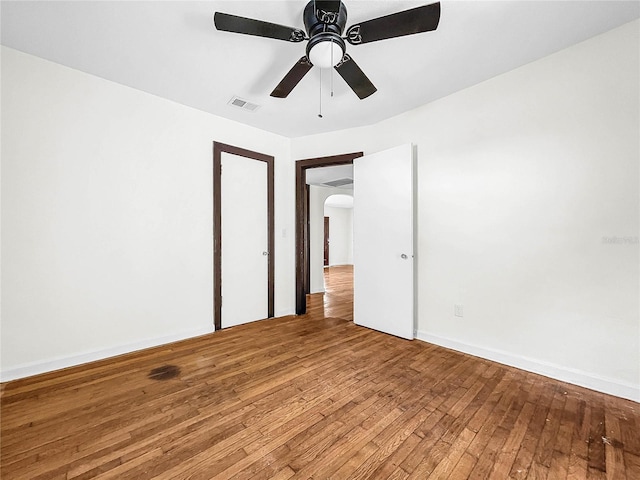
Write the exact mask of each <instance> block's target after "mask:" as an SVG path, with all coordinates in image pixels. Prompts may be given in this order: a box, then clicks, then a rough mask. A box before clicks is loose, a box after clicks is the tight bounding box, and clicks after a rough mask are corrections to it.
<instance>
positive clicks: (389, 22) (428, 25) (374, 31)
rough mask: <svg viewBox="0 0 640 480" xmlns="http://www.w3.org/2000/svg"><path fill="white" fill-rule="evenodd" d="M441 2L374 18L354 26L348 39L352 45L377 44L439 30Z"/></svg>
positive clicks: (348, 32)
mask: <svg viewBox="0 0 640 480" xmlns="http://www.w3.org/2000/svg"><path fill="white" fill-rule="evenodd" d="M439 22H440V2H437V3H432V4H431V5H423V6H421V7H417V8H412V9H410V10H405V11H403V12H398V13H393V14H391V15H386V16H384V17H379V18H374V19H372V20H367V21H366V22H362V23H358V24H356V25H352V26H351V27H349V29H348V30H347V34H346V39H347V41H348V42H349V43H350V44H352V45H358V44H360V43H369V42H376V41H378V40H385V39H387V38H395V37H402V36H404V35H413V34H414V33H422V32H430V31H431V30H435V29H436V28H438V23H439Z"/></svg>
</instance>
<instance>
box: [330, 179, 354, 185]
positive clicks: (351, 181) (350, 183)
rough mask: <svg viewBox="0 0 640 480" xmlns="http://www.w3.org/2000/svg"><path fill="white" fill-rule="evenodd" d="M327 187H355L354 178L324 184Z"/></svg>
mask: <svg viewBox="0 0 640 480" xmlns="http://www.w3.org/2000/svg"><path fill="white" fill-rule="evenodd" d="M323 185H326V186H327V187H344V186H345V185H353V178H340V179H338V180H332V181H330V182H326V183H323Z"/></svg>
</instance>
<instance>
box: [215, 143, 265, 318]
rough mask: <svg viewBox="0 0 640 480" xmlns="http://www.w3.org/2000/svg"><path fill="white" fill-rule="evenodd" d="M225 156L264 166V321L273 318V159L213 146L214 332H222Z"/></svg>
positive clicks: (231, 147)
mask: <svg viewBox="0 0 640 480" xmlns="http://www.w3.org/2000/svg"><path fill="white" fill-rule="evenodd" d="M223 153H229V154H232V155H238V156H240V157H246V158H250V159H252V160H258V161H261V162H265V163H266V164H267V228H268V230H269V231H268V235H267V243H268V244H267V251H268V252H269V256H268V259H267V288H268V307H267V315H268V317H273V316H274V306H273V303H274V302H273V299H274V276H275V275H274V272H275V260H274V258H275V255H274V244H275V231H274V228H275V222H274V171H273V169H274V157H272V156H270V155H265V154H263V153H258V152H252V151H251V150H245V149H244V148H240V147H234V146H232V145H226V144H224V143H220V142H213V325H214V328H215V329H216V330H220V329H221V328H222V191H221V183H222V179H221V175H222V168H221V167H222V154H223Z"/></svg>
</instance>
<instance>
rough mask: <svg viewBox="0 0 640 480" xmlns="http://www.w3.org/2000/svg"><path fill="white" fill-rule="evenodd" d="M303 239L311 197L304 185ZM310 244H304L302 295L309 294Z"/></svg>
mask: <svg viewBox="0 0 640 480" xmlns="http://www.w3.org/2000/svg"><path fill="white" fill-rule="evenodd" d="M304 197H305V202H304V208H305V210H304V219H305V220H304V238H309V224H310V223H311V222H310V220H309V208H310V205H311V196H310V194H309V185H307V184H306V183H305V184H304ZM310 243H311V242H305V246H304V270H305V272H306V274H305V276H304V282H305V283H304V293H305V294H309V293H311V269H310V268H309V262H310V261H311V260H310V259H311V245H310Z"/></svg>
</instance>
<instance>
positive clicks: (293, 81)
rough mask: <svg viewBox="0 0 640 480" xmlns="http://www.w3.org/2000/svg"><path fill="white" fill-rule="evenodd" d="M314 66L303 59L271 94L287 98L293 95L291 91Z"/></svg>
mask: <svg viewBox="0 0 640 480" xmlns="http://www.w3.org/2000/svg"><path fill="white" fill-rule="evenodd" d="M312 66H313V65H312V64H311V62H310V61H309V59H308V58H307V57H302V58H301V59H300V60H298V62H297V63H296V64H295V65H294V66H293V67H292V68H291V70H289V73H287V74H286V75H285V76H284V78H283V79H282V80H280V83H279V84H278V86H277V87H276V88H274V89H273V92H271V96H272V97H277V98H287V96H288V95H289V94H290V93H291V90H293V89H294V88H295V86H296V85H298V83H300V80H302V78H303V77H304V76H305V75H306V74H307V72H308V71H309V70H311V67H312Z"/></svg>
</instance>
